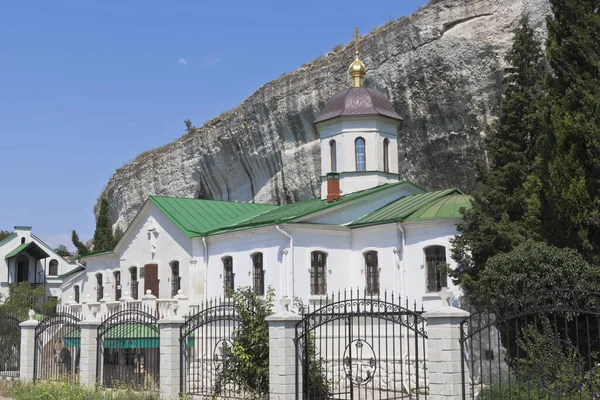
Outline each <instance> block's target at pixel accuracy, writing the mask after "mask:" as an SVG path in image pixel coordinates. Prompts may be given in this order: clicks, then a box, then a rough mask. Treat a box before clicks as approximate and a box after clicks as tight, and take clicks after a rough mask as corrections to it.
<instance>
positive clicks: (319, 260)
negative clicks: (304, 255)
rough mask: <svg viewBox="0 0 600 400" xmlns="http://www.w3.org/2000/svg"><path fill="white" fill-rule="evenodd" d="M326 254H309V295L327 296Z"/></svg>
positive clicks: (317, 252) (316, 252)
mask: <svg viewBox="0 0 600 400" xmlns="http://www.w3.org/2000/svg"><path fill="white" fill-rule="evenodd" d="M326 271H327V254H326V253H324V252H322V251H313V252H312V253H311V254H310V294H312V295H326V294H327V276H326V275H325V274H326Z"/></svg>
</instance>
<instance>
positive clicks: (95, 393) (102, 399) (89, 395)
mask: <svg viewBox="0 0 600 400" xmlns="http://www.w3.org/2000/svg"><path fill="white" fill-rule="evenodd" d="M0 395H3V396H9V397H10V398H11V399H12V400H109V399H111V400H159V399H160V397H159V395H158V394H157V393H155V392H136V391H134V390H133V389H131V388H124V389H120V390H118V391H104V390H95V389H94V388H86V387H83V386H79V385H78V384H71V383H67V382H52V381H41V382H37V383H35V384H32V383H23V382H21V381H12V382H4V383H2V384H0Z"/></svg>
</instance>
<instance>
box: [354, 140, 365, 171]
mask: <svg viewBox="0 0 600 400" xmlns="http://www.w3.org/2000/svg"><path fill="white" fill-rule="evenodd" d="M354 154H355V158H356V170H357V171H366V169H367V163H366V158H365V139H363V138H361V137H359V138H357V139H356V140H355V141H354Z"/></svg>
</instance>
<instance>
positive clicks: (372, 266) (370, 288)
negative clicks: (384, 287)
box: [365, 251, 379, 296]
mask: <svg viewBox="0 0 600 400" xmlns="http://www.w3.org/2000/svg"><path fill="white" fill-rule="evenodd" d="M365 264H366V268H365V275H366V280H367V282H366V283H367V296H377V295H379V260H378V257H377V252H376V251H369V252H367V253H365Z"/></svg>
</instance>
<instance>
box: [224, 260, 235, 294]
mask: <svg viewBox="0 0 600 400" xmlns="http://www.w3.org/2000/svg"><path fill="white" fill-rule="evenodd" d="M234 289H235V285H234V282H233V258H231V257H230V256H227V257H223V295H224V297H225V298H230V297H231V295H232V294H233V291H234Z"/></svg>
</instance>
